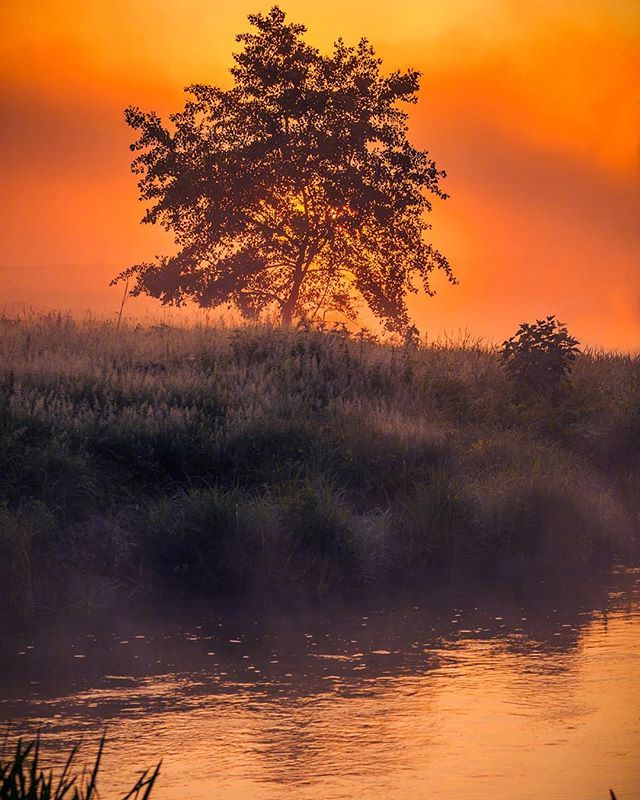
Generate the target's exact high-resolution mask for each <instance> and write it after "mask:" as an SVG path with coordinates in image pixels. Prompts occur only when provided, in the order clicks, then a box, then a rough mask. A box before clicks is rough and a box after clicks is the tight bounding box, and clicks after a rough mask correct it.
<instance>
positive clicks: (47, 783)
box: [0, 736, 160, 800]
mask: <svg viewBox="0 0 640 800" xmlns="http://www.w3.org/2000/svg"><path fill="white" fill-rule="evenodd" d="M104 744H105V738H104V736H103V737H102V739H101V740H100V744H99V746H98V753H97V755H96V759H95V761H94V764H93V767H92V768H91V769H90V770H86V769H84V770H82V772H81V773H80V774H78V772H77V770H75V760H76V756H77V754H78V747H77V746H76V747H73V748H71V750H70V752H69V755H68V757H67V760H66V762H65V764H64V766H63V768H62V770H60V774H59V775H55V774H54V771H53V770H52V769H45V768H44V767H43V766H42V759H41V749H40V739H39V738H36V739H31V740H28V741H23V740H22V739H19V740H18V741H17V743H16V745H15V748H14V749H13V751H12V752H11V753H9V752H6V753H4V754H1V755H0V800H93V798H94V797H97V796H98V772H99V769H100V762H101V760H102V752H103V750H104ZM7 747H8V745H7V742H5V748H7ZM159 772H160V764H158V766H157V767H155V769H153V770H148V771H146V772H144V773H143V774H142V775H141V776H140V777H139V778H138V780H137V781H136V782H135V783H134V785H133V787H132V788H131V789H130V790H129V791H128V792H127V793H126V794H125V795H124V796H123V800H148V798H149V795H150V794H151V790H152V789H153V786H154V784H155V782H156V779H157V777H158V774H159Z"/></svg>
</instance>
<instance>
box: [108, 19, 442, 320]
mask: <svg viewBox="0 0 640 800" xmlns="http://www.w3.org/2000/svg"><path fill="white" fill-rule="evenodd" d="M249 22H250V23H251V32H250V33H243V34H240V35H239V36H237V37H236V38H237V41H238V42H239V43H240V46H241V47H240V51H239V52H238V53H236V54H235V55H234V57H233V58H234V66H233V68H232V69H231V86H230V88H228V89H222V88H219V87H215V86H204V85H194V86H189V87H188V88H187V92H188V99H187V100H186V102H185V106H184V109H183V110H182V111H180V112H178V113H176V114H173V115H171V116H170V118H169V121H168V124H165V123H164V122H163V121H162V120H161V119H160V117H159V116H158V115H157V114H156V113H155V112H143V111H141V110H140V109H139V108H135V107H131V108H128V109H127V111H126V120H127V123H128V124H129V125H130V126H131V127H132V128H133V129H134V130H135V131H136V134H137V137H138V138H137V140H136V142H135V143H134V144H133V145H132V146H131V149H132V150H133V151H134V152H135V153H136V157H135V159H134V161H133V165H132V168H133V171H134V172H135V173H136V174H137V175H139V176H140V180H139V183H138V186H139V189H140V199H141V200H142V201H143V202H144V203H145V207H146V212H145V216H144V218H143V220H142V221H143V222H145V223H149V224H158V225H161V226H162V227H164V228H165V229H166V230H168V231H170V232H171V233H172V235H173V237H174V240H175V252H174V254H173V255H171V256H159V257H157V258H156V259H155V260H154V261H149V262H144V263H142V264H137V265H135V266H133V267H131V268H130V269H128V270H125V271H124V272H123V273H122V274H121V275H120V276H119V278H117V279H116V280H125V281H126V287H127V288H128V286H129V281H130V280H133V286H132V293H133V294H140V293H144V294H148V295H151V296H152V297H157V298H159V299H160V300H161V301H162V303H164V304H168V305H180V304H182V303H184V302H185V301H186V300H189V301H192V302H195V303H197V304H198V305H200V306H202V307H204V308H213V307H216V306H219V305H228V306H232V307H235V308H236V309H237V310H238V311H239V312H240V313H241V314H242V315H243V316H244V317H245V318H247V319H251V320H257V319H258V318H259V317H261V315H262V317H264V315H265V313H267V314H271V315H272V316H273V315H276V316H277V317H278V318H279V319H280V320H281V321H282V322H283V323H284V324H287V325H288V324H291V322H292V321H301V320H305V321H307V322H317V321H318V320H322V319H324V318H325V317H324V315H326V314H327V313H328V312H330V311H333V312H335V311H338V312H340V314H341V315H343V316H345V317H347V318H349V319H351V320H354V319H355V316H356V311H357V301H358V299H359V300H360V301H362V300H363V301H364V302H365V303H366V304H367V306H368V307H369V309H370V310H371V311H372V312H373V313H374V314H375V315H376V316H377V317H378V318H379V319H380V320H381V321H382V322H383V324H384V325H385V326H386V327H387V329H388V330H392V331H395V332H403V333H404V332H405V331H406V330H407V329H408V328H409V327H410V323H409V316H408V311H407V303H406V298H407V294H408V293H410V292H415V291H417V290H418V289H420V290H421V291H424V292H426V293H427V294H430V293H431V289H430V276H431V273H432V271H433V270H435V269H440V270H442V271H443V273H444V274H445V275H446V276H447V277H448V278H449V280H451V281H454V277H453V273H452V270H451V267H450V265H449V263H448V261H447V260H446V258H445V257H444V256H442V255H441V254H440V253H439V252H438V251H437V250H436V249H435V248H434V247H433V246H432V245H431V244H429V243H428V242H427V239H426V236H427V233H428V230H429V228H430V225H429V224H428V222H427V215H428V212H429V211H430V210H431V200H430V198H434V197H435V198H444V197H445V196H446V195H445V194H444V192H443V191H442V189H441V186H440V183H441V180H442V178H444V172H443V171H442V170H440V169H438V168H437V167H436V165H435V163H434V161H433V160H432V159H431V158H430V156H429V154H428V153H427V152H426V151H424V150H419V149H417V148H416V147H414V146H413V145H412V144H411V143H410V141H409V138H408V131H407V118H408V116H407V111H406V109H407V104H409V103H415V102H416V101H417V97H418V89H419V82H420V75H419V73H418V72H416V71H415V70H406V71H396V72H392V73H389V74H384V73H383V72H382V69H381V63H382V62H381V61H380V59H379V58H378V57H377V56H376V54H375V53H374V51H373V48H372V47H371V45H370V44H369V43H368V42H367V40H366V39H361V40H360V42H358V44H357V45H356V46H355V47H350V46H348V45H346V44H345V42H343V41H342V40H341V39H339V40H338V41H337V42H336V43H335V44H334V46H333V48H332V50H331V51H330V52H329V53H328V54H326V55H325V54H323V53H321V52H320V51H319V50H318V49H317V48H315V47H313V46H311V45H310V44H309V43H308V42H307V41H306V40H305V36H304V34H305V30H306V29H305V27H304V25H299V24H296V23H291V22H288V21H287V20H286V17H285V14H284V12H283V11H281V10H280V9H279V8H278V7H277V6H275V7H274V8H272V9H271V11H270V12H269V13H268V14H266V15H263V14H252V15H250V16H249Z"/></svg>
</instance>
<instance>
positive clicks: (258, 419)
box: [0, 316, 640, 613]
mask: <svg viewBox="0 0 640 800" xmlns="http://www.w3.org/2000/svg"><path fill="white" fill-rule="evenodd" d="M2 330H3V333H2V336H0V608H1V609H2V610H3V611H5V610H12V611H13V612H20V613H29V612H31V611H33V610H36V611H38V610H42V609H49V608H55V607H60V606H67V605H83V606H86V605H97V604H98V605H104V604H108V603H113V602H115V601H117V600H118V599H124V598H127V597H129V596H131V595H132V594H136V593H139V594H142V593H148V592H149V591H150V590H151V591H157V592H161V591H163V589H164V588H165V587H171V588H172V590H175V589H176V588H177V589H184V590H185V591H186V590H189V591H193V590H196V591H201V592H202V591H204V592H209V593H214V592H215V593H218V594H220V593H223V594H229V593H232V592H235V593H237V592H250V593H253V592H257V591H263V590H265V591H266V590H269V591H273V590H274V589H277V590H278V592H279V593H280V594H281V595H282V596H283V597H287V596H288V593H289V592H291V593H293V594H294V595H295V594H297V593H304V592H309V591H310V592H311V593H313V592H315V591H319V592H321V593H323V594H324V593H326V592H327V591H330V590H331V589H332V588H333V587H338V586H340V587H342V588H343V589H344V590H348V589H349V588H350V587H353V586H367V585H374V586H375V585H377V584H378V583H380V582H383V581H386V582H389V581H393V580H394V579H401V580H403V581H406V580H408V579H409V578H410V577H412V578H415V579H418V580H421V579H423V578H424V576H425V575H426V574H427V572H428V571H429V570H431V569H433V568H434V566H435V565H438V567H439V568H443V567H444V566H447V565H450V564H453V563H457V564H464V565H465V566H467V567H468V568H470V569H475V568H476V567H477V565H478V564H480V563H484V562H486V561H487V560H488V561H489V563H490V564H492V565H493V567H494V568H496V569H498V568H500V565H501V564H502V563H503V561H504V560H505V559H506V560H507V561H509V560H511V561H515V562H516V563H520V561H522V562H523V563H524V564H525V565H526V567H527V568H533V566H534V565H536V566H537V567H538V568H539V569H548V568H550V565H553V564H557V565H559V567H560V568H562V569H563V570H564V571H565V572H566V571H568V570H571V569H583V568H585V567H586V566H588V565H589V564H593V563H601V562H608V561H609V562H610V561H611V559H614V558H620V559H623V558H627V557H629V554H633V552H634V546H636V545H634V541H635V542H636V543H637V539H638V535H637V534H638V522H637V520H638V514H639V513H640V505H639V498H640V461H639V460H638V452H639V451H638V446H637V443H638V441H639V438H638V437H639V436H640V416H639V414H638V409H639V408H640V359H639V358H638V357H637V356H622V355H616V354H611V353H589V352H586V353H583V354H582V355H581V357H580V358H579V359H577V360H576V361H575V365H574V370H573V373H572V384H573V385H572V391H571V392H565V393H559V394H558V396H557V397H555V398H553V397H551V396H546V395H541V396H540V397H539V398H538V399H537V401H536V402H535V403H520V404H514V403H512V402H510V399H509V384H508V378H507V376H506V375H505V372H504V370H503V369H502V367H501V360H500V356H499V353H498V352H497V351H495V350H493V349H490V348H486V347H481V346H480V345H479V344H478V343H477V342H472V341H465V342H463V343H460V344H456V343H452V342H448V343H447V344H446V346H443V345H441V344H438V343H432V344H430V345H429V346H425V345H424V344H417V343H416V344H415V345H412V346H410V347H407V346H406V345H405V344H399V343H397V342H396V343H395V344H392V343H379V342H375V341H370V340H368V339H367V338H365V337H350V336H349V335H346V334H343V333H336V332H331V331H327V332H324V333H322V332H319V331H317V330H314V329H312V328H309V329H305V330H295V329H294V328H286V329H283V328H280V327H275V328H272V327H268V326H259V325H253V326H245V327H241V328H235V329H229V328H225V327H212V326H193V327H189V328H177V327H172V326H169V325H164V326H149V327H138V326H133V325H128V324H126V323H123V324H121V325H120V328H119V329H116V323H114V324H111V323H106V322H105V323H101V322H97V321H95V320H94V321H84V322H82V321H80V322H73V321H72V320H68V319H64V318H59V317H53V316H44V317H34V318H32V319H27V320H17V321H15V324H12V325H6V326H3V328H2ZM636 552H637V550H636Z"/></svg>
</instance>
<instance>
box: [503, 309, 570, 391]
mask: <svg viewBox="0 0 640 800" xmlns="http://www.w3.org/2000/svg"><path fill="white" fill-rule="evenodd" d="M579 344H580V343H579V342H578V340H577V339H574V338H573V336H571V335H570V334H569V332H568V331H567V329H566V327H565V325H564V323H562V322H558V320H557V319H556V318H555V316H554V315H551V316H549V317H547V318H546V319H539V320H536V322H535V324H533V325H529V324H528V323H526V322H524V323H522V325H520V327H519V328H518V331H517V332H516V333H515V334H514V335H513V336H512V337H511V338H510V339H507V341H506V342H504V344H503V346H502V351H501V354H500V358H501V361H502V364H503V366H504V369H505V371H506V373H507V376H508V377H509V378H510V380H511V381H512V383H513V384H514V387H515V390H516V393H517V395H518V397H519V398H526V397H527V396H531V395H533V396H535V397H540V396H545V397H551V398H554V399H555V398H556V397H557V396H558V393H559V391H560V389H561V388H562V385H563V384H565V383H566V382H567V381H568V379H569V376H570V374H571V370H572V368H573V363H574V361H575V360H576V357H577V355H578V353H579V352H580V351H579V349H578V345H579Z"/></svg>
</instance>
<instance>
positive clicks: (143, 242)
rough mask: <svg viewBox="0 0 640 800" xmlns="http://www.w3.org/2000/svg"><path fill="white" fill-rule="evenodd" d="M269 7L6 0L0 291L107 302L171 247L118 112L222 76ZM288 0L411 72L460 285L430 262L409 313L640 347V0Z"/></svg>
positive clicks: (322, 41) (0, 297) (95, 305)
mask: <svg viewBox="0 0 640 800" xmlns="http://www.w3.org/2000/svg"><path fill="white" fill-rule="evenodd" d="M269 5H270V4H269V3H258V4H256V2H255V0H241V1H240V2H237V3H233V4H232V3H221V2H213V3H212V2H204V0H185V2H182V3H169V2H165V1H164V0H155V2H152V0H130V1H129V2H125V0H112V1H111V2H106V1H105V0H96V1H94V2H86V0H85V1H84V2H79V1H76V0H66V1H65V2H62V0H58V1H56V0H43V2H37V3H36V2H28V1H27V2H18V0H5V2H3V4H2V7H1V9H0V24H1V26H2V34H0V36H2V39H1V40H0V63H1V64H2V67H1V70H2V73H1V76H0V81H1V84H2V89H1V92H0V94H1V100H0V103H1V105H0V114H1V115H2V126H1V128H0V140H1V144H0V152H2V157H3V158H2V172H3V185H4V191H3V193H2V201H1V202H2V205H3V209H2V219H1V222H0V242H2V248H1V250H0V270H1V271H2V288H1V289H0V305H1V306H5V307H8V308H15V307H17V306H19V305H21V304H30V305H33V306H35V307H37V308H50V307H62V308H73V309H75V310H81V309H92V310H93V311H96V312H100V313H104V312H105V311H106V312H108V313H112V312H113V311H114V310H117V307H118V303H119V299H120V294H121V290H120V289H118V288H115V289H114V288H111V289H110V288H109V287H108V285H107V284H108V281H109V279H110V278H111V277H113V275H115V274H116V273H117V272H119V271H120V270H121V269H123V268H124V267H126V266H128V265H129V264H131V263H135V262H136V261H137V260H141V259H148V258H150V257H152V256H153V254H154V253H156V252H161V251H162V250H163V249H166V247H167V243H166V242H167V240H166V238H165V236H166V235H165V234H163V233H162V232H161V231H157V230H155V229H152V228H149V227H144V226H140V224H139V220H140V217H141V216H142V213H143V209H142V207H141V206H140V204H139V203H138V202H137V200H136V196H137V191H136V186H135V178H134V177H133V176H132V175H131V174H130V171H129V163H130V153H129V151H128V145H129V143H130V141H131V139H132V135H131V131H130V130H128V129H127V127H126V125H125V124H124V122H123V117H122V110H123V108H124V107H125V106H127V105H129V104H133V105H138V106H140V107H142V108H145V109H155V110H157V111H158V112H159V113H161V114H163V115H166V114H168V113H170V112H172V111H174V110H176V109H177V108H178V107H179V106H180V105H181V103H182V91H181V90H182V87H183V86H185V85H187V84H190V83H196V82H200V83H211V84H223V85H227V84H228V82H229V78H228V74H227V70H228V68H229V66H230V64H231V52H232V51H233V50H234V49H236V47H237V45H236V43H235V41H234V36H235V34H236V33H237V32H240V31H243V30H246V28H247V23H246V16H247V14H248V13H250V12H253V11H264V10H266V9H267V8H268V6H269ZM283 8H284V10H285V11H286V12H287V13H288V14H289V16H290V17H291V18H292V19H295V20H296V21H300V22H303V23H305V24H306V25H307V27H308V29H309V33H308V36H309V40H310V41H311V42H313V43H314V44H317V45H318V46H320V47H321V48H327V47H328V46H329V45H330V44H331V42H332V41H333V40H334V39H335V38H337V37H338V36H343V37H344V38H345V39H346V40H347V41H348V42H355V41H356V40H357V39H358V38H359V37H361V36H366V37H368V38H369V39H370V40H371V42H372V43H373V45H374V47H375V49H376V52H377V53H378V54H379V55H380V56H381V57H382V58H383V60H384V63H385V67H386V68H387V69H395V68H404V67H408V66H413V67H416V68H419V69H420V70H421V71H422V72H423V73H424V75H423V82H422V92H421V99H420V102H419V104H418V105H417V106H416V107H415V109H413V110H412V115H411V136H412V139H413V141H414V142H415V143H416V144H417V145H418V146H421V147H426V148H428V149H429V150H430V152H431V154H432V156H433V157H434V158H435V160H436V161H437V163H438V164H439V165H440V166H441V167H442V168H444V169H446V170H447V173H448V178H447V181H446V183H445V187H444V188H445V190H446V191H447V192H448V193H449V194H450V199H449V200H448V201H446V203H442V202H437V203H436V204H435V209H434V214H433V220H432V222H433V238H434V241H435V243H436V244H437V246H438V247H439V248H440V249H441V250H442V251H443V252H445V253H446V254H447V256H448V257H449V259H450V261H451V263H452V265H453V266H454V269H455V272H456V274H457V276H458V277H459V278H460V285H458V286H449V285H447V284H446V282H445V281H444V280H442V279H437V281H436V288H437V289H438V294H437V296H436V297H435V298H433V299H430V298H419V299H417V300H416V301H415V302H414V305H413V311H414V314H415V318H416V321H417V323H418V325H419V327H420V329H421V330H422V331H427V332H428V334H429V335H430V336H437V335H439V334H442V333H443V332H445V331H446V332H449V333H454V334H455V333H456V332H458V331H459V330H465V329H467V330H469V331H471V332H472V333H474V334H477V335H478V336H483V337H485V338H487V339H489V340H501V339H503V338H505V336H508V335H509V334H510V333H511V332H513V330H514V329H515V328H516V327H517V324H518V323H519V322H521V321H523V320H525V319H531V318H534V317H536V316H542V315H546V314H551V313H555V314H557V315H558V317H559V318H560V319H561V320H563V321H566V322H567V323H568V325H569V326H570V329H571V330H572V331H574V332H575V334H576V335H577V337H578V338H579V339H580V340H581V341H583V342H587V343H590V344H593V345H597V346H606V347H614V348H620V349H637V347H638V343H639V342H640V232H639V226H638V210H639V206H638V191H639V188H638V187H639V179H638V176H639V166H638V152H639V150H638V147H639V142H638V139H639V129H640V90H639V88H638V86H639V82H638V77H639V75H640V48H639V47H638V45H639V43H640V6H638V4H637V3H635V2H631V0H582V1H581V2H578V1H577V0H568V2H563V3H558V2H556V0H533V2H525V1H524V0H458V2H456V3H451V2H444V0H435V1H434V2H430V3H424V2H419V0H403V1H402V2H399V3H396V4H394V6H393V13H392V14H391V15H390V6H389V4H388V3H383V2H382V1H381V0H374V1H372V2H367V3H364V2H355V3H351V4H344V3H339V2H337V0H328V2H326V3H324V4H322V5H317V4H315V5H314V4H309V3H305V2H303V1H302V0H292V2H289V3H286V4H283ZM133 307H134V304H132V308H133ZM155 307H156V306H155V304H154V303H153V302H152V301H148V300H147V301H144V302H142V301H140V302H139V303H138V308H139V309H154V308H155Z"/></svg>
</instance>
